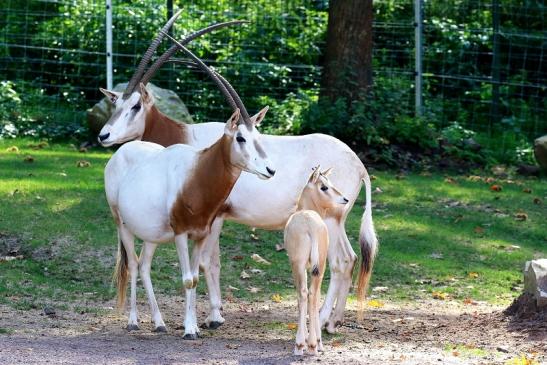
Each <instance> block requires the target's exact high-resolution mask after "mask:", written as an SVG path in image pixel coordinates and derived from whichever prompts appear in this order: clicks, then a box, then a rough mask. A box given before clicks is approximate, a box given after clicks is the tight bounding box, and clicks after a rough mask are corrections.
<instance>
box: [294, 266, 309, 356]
mask: <svg viewBox="0 0 547 365" xmlns="http://www.w3.org/2000/svg"><path fill="white" fill-rule="evenodd" d="M291 266H292V274H293V279H294V286H295V287H296V293H297V298H298V329H297V330H296V343H295V345H294V354H295V355H303V354H304V349H305V348H306V338H307V337H308V328H307V325H306V315H307V314H308V279H307V272H306V266H305V265H303V264H301V263H300V262H298V261H294V262H291Z"/></svg>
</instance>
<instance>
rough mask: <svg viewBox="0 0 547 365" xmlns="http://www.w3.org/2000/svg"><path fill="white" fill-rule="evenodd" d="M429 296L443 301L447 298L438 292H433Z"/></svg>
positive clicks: (446, 295)
mask: <svg viewBox="0 0 547 365" xmlns="http://www.w3.org/2000/svg"><path fill="white" fill-rule="evenodd" d="M431 295H432V296H433V299H439V300H445V299H447V298H448V294H447V293H443V292H440V291H434V292H433V293H431Z"/></svg>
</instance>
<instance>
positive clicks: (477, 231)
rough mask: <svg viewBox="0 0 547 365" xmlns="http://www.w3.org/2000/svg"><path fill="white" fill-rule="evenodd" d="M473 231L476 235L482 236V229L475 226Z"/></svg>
mask: <svg viewBox="0 0 547 365" xmlns="http://www.w3.org/2000/svg"><path fill="white" fill-rule="evenodd" d="M473 231H474V232H475V233H476V234H483V233H484V228H482V227H479V226H477V227H475V228H474V229H473Z"/></svg>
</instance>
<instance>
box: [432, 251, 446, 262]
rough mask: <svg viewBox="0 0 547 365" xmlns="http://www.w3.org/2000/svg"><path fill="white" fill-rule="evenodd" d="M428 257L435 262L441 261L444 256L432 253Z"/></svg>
mask: <svg viewBox="0 0 547 365" xmlns="http://www.w3.org/2000/svg"><path fill="white" fill-rule="evenodd" d="M429 257H431V258H432V259H435V260H442V259H443V257H444V256H443V254H442V253H440V252H433V253H432V254H431V255H429Z"/></svg>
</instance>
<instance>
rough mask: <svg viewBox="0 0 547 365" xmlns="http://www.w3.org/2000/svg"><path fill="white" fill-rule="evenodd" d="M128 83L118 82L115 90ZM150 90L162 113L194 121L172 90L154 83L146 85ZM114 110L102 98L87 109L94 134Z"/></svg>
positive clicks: (182, 119) (88, 119)
mask: <svg viewBox="0 0 547 365" xmlns="http://www.w3.org/2000/svg"><path fill="white" fill-rule="evenodd" d="M126 86H127V83H122V84H117V85H116V86H115V87H114V91H120V92H121V91H124V90H125V87H126ZM146 87H147V88H148V90H150V91H151V92H152V95H154V99H155V102H156V106H157V107H158V109H159V110H161V112H162V113H164V114H166V115H167V116H168V117H170V118H172V119H174V120H176V121H178V122H182V123H190V124H191V123H194V121H193V120H192V117H191V116H190V113H189V112H188V108H186V105H184V103H183V102H182V100H180V98H179V97H178V95H177V94H175V93H174V92H173V91H171V90H167V89H162V88H160V87H157V86H156V85H154V84H152V83H148V84H147V85H146ZM113 111H114V106H113V105H112V104H111V103H110V102H109V101H108V100H107V98H106V97H104V98H102V99H101V101H99V102H98V103H97V104H95V105H94V106H93V107H92V108H91V109H89V110H88V111H87V124H88V126H89V130H90V131H91V133H92V134H94V135H97V134H98V133H99V132H100V131H101V128H102V127H103V126H104V125H105V123H106V122H107V120H108V118H110V115H112V112H113Z"/></svg>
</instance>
